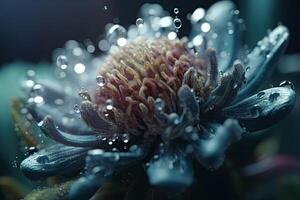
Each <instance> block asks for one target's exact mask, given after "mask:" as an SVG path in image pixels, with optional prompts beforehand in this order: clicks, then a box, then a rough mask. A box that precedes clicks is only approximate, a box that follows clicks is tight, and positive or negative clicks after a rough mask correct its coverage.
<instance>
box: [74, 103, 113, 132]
mask: <svg viewBox="0 0 300 200" xmlns="http://www.w3.org/2000/svg"><path fill="white" fill-rule="evenodd" d="M80 113H81V117H82V119H83V120H84V121H85V122H86V123H87V124H88V125H89V126H90V127H92V128H93V129H95V130H98V131H99V132H105V133H106V134H108V133H109V134H112V133H114V128H115V127H113V124H112V123H110V122H108V121H105V120H104V119H102V118H101V117H100V116H99V115H98V113H97V111H96V108H95V106H94V105H93V104H92V102H90V101H83V102H82V103H81V106H80Z"/></svg>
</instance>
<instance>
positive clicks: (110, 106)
mask: <svg viewBox="0 0 300 200" xmlns="http://www.w3.org/2000/svg"><path fill="white" fill-rule="evenodd" d="M105 108H106V110H112V109H113V101H112V100H111V99H107V100H106V102H105Z"/></svg>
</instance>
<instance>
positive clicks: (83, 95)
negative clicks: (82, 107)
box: [78, 88, 91, 100]
mask: <svg viewBox="0 0 300 200" xmlns="http://www.w3.org/2000/svg"><path fill="white" fill-rule="evenodd" d="M78 95H79V96H80V97H81V99H82V100H90V99H91V96H90V94H89V92H88V90H87V89H84V88H81V90H80V91H79V93H78Z"/></svg>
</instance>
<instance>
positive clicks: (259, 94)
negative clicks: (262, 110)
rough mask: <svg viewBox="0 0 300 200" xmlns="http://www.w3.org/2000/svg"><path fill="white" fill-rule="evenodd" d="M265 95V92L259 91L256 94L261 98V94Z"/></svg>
mask: <svg viewBox="0 0 300 200" xmlns="http://www.w3.org/2000/svg"><path fill="white" fill-rule="evenodd" d="M264 95H265V92H259V93H258V94H257V98H259V99H260V98H262V97H263V96H264Z"/></svg>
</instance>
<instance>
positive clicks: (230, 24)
mask: <svg viewBox="0 0 300 200" xmlns="http://www.w3.org/2000/svg"><path fill="white" fill-rule="evenodd" d="M227 31H228V34H229V35H231V34H233V33H234V27H233V23H232V22H228V23H227Z"/></svg>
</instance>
